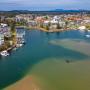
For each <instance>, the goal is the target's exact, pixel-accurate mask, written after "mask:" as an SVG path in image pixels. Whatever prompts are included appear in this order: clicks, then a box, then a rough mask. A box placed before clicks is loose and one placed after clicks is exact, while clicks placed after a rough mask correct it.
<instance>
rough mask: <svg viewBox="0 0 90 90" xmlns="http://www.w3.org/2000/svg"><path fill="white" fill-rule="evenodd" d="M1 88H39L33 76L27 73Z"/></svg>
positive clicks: (14, 89)
mask: <svg viewBox="0 0 90 90" xmlns="http://www.w3.org/2000/svg"><path fill="white" fill-rule="evenodd" d="M3 90H41V89H40V87H39V85H38V83H37V81H36V79H35V77H34V76H30V75H27V76H25V77H24V78H22V79H21V80H19V81H17V82H16V83H14V84H12V85H10V86H8V87H6V88H5V89H3Z"/></svg>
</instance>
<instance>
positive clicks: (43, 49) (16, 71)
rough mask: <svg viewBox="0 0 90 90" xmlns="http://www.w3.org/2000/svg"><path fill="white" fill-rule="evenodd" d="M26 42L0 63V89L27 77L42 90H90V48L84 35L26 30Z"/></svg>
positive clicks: (75, 32) (70, 32)
mask: <svg viewBox="0 0 90 90" xmlns="http://www.w3.org/2000/svg"><path fill="white" fill-rule="evenodd" d="M72 34H74V35H72ZM26 42H27V43H26V45H25V46H24V47H22V48H20V49H19V50H17V51H16V52H14V53H12V55H11V56H10V57H7V58H5V59H3V60H0V72H1V74H0V88H1V89H2V88H4V87H6V86H8V85H11V84H13V83H15V82H16V81H18V80H20V79H21V78H22V77H25V76H27V75H29V76H33V78H35V79H36V80H37V83H38V84H39V86H40V88H41V90H85V88H86V87H88V88H87V90H90V88H89V86H88V82H89V81H90V80H89V79H88V78H89V76H90V73H89V68H90V65H89V64H90V62H89V60H90V55H89V47H90V46H89V40H88V39H86V38H85V37H84V34H82V33H81V32H79V31H68V32H62V33H45V32H40V31H38V30H32V31H26ZM87 42H88V43H87ZM78 45H79V46H78ZM77 46H78V47H79V49H77ZM87 50H88V52H87ZM66 60H70V62H69V63H67V62H66ZM84 66H85V68H84ZM87 79H88V80H87ZM86 81H87V83H86V84H85V82H86ZM84 84H85V85H84ZM81 86H85V88H84V87H83V88H84V89H83V88H82V87H81ZM6 90H7V89H6Z"/></svg>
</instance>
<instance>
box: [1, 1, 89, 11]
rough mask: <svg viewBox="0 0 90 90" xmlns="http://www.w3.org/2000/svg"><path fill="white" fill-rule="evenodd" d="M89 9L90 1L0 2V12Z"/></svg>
mask: <svg viewBox="0 0 90 90" xmlns="http://www.w3.org/2000/svg"><path fill="white" fill-rule="evenodd" d="M53 9H88V10H89V9H90V0H0V10H53Z"/></svg>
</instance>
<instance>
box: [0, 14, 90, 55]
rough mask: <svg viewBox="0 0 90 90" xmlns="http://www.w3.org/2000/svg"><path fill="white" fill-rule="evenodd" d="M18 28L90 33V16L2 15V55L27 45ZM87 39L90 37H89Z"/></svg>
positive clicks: (0, 45)
mask: <svg viewBox="0 0 90 90" xmlns="http://www.w3.org/2000/svg"><path fill="white" fill-rule="evenodd" d="M17 28H26V29H31V30H33V29H36V30H41V31H44V32H48V33H49V32H62V31H68V30H86V31H90V14H87V13H85V12H83V13H75V14H74V13H73V14H69V13H68V14H45V15H43V14H16V15H14V16H12V17H9V16H4V15H0V55H1V56H8V55H9V51H11V50H12V49H13V50H16V49H17V48H18V47H21V46H23V44H25V40H24V36H25V32H24V31H23V32H22V33H18V29H17ZM87 37H90V35H88V36H87Z"/></svg>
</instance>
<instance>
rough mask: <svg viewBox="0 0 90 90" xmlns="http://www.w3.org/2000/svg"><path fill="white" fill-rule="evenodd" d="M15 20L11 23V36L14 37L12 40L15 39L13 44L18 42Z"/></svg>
mask: <svg viewBox="0 0 90 90" xmlns="http://www.w3.org/2000/svg"><path fill="white" fill-rule="evenodd" d="M15 25H16V23H15V21H12V23H11V31H10V32H11V38H12V41H13V44H14V45H15V44H16V29H15Z"/></svg>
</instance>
